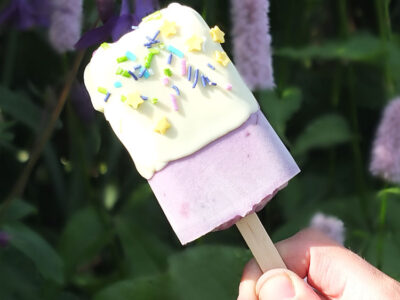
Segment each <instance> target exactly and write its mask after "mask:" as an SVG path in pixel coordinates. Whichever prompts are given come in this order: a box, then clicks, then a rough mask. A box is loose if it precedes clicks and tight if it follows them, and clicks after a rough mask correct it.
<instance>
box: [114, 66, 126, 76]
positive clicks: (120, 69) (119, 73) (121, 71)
mask: <svg viewBox="0 0 400 300" xmlns="http://www.w3.org/2000/svg"><path fill="white" fill-rule="evenodd" d="M123 72H124V70H123V69H122V68H118V69H117V71H116V72H115V74H117V75H122V73H123Z"/></svg>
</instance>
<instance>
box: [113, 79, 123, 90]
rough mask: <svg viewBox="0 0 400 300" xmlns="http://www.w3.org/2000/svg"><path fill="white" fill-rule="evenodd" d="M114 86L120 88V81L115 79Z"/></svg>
mask: <svg viewBox="0 0 400 300" xmlns="http://www.w3.org/2000/svg"><path fill="white" fill-rule="evenodd" d="M114 86H115V87H116V88H117V89H118V88H120V87H122V83H121V81H116V82H114Z"/></svg>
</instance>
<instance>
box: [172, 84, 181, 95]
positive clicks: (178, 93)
mask: <svg viewBox="0 0 400 300" xmlns="http://www.w3.org/2000/svg"><path fill="white" fill-rule="evenodd" d="M172 88H173V89H174V90H175V91H176V94H177V95H178V96H180V95H181V92H180V91H179V88H178V87H177V86H176V85H173V86H172Z"/></svg>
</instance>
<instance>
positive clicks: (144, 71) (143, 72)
mask: <svg viewBox="0 0 400 300" xmlns="http://www.w3.org/2000/svg"><path fill="white" fill-rule="evenodd" d="M142 77H144V78H149V77H150V73H149V71H148V70H147V69H146V68H144V67H142V68H141V69H140V74H139V78H142Z"/></svg>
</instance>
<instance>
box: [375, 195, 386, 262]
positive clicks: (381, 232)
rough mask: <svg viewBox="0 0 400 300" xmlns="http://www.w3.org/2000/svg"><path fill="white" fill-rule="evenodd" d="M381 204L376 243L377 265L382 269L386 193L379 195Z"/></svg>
mask: <svg viewBox="0 0 400 300" xmlns="http://www.w3.org/2000/svg"><path fill="white" fill-rule="evenodd" d="M380 200H381V205H380V211H379V220H378V230H379V238H378V239H379V240H378V245H377V251H376V252H377V253H376V255H377V267H378V268H379V269H382V266H383V250H384V244H385V228H386V212H387V201H388V194H387V193H383V194H382V197H381V199H380Z"/></svg>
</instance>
